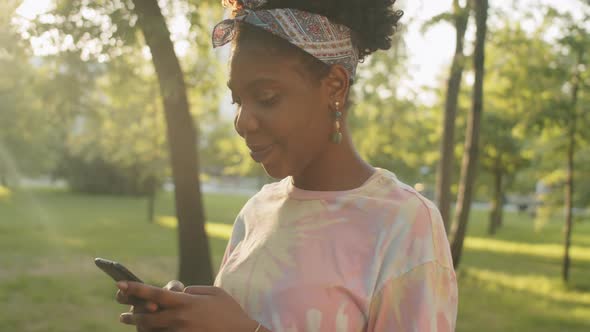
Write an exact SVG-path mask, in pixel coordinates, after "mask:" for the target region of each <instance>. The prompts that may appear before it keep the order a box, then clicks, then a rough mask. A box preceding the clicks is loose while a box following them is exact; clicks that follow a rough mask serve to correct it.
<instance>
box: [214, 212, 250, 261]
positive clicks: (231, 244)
mask: <svg viewBox="0 0 590 332" xmlns="http://www.w3.org/2000/svg"><path fill="white" fill-rule="evenodd" d="M245 233H246V229H245V225H244V219H243V218H242V214H241V213H240V214H239V215H238V216H237V218H236V220H235V221H234V225H233V227H232V234H231V237H230V238H229V241H227V246H226V247H225V253H224V254H223V258H222V259H221V264H220V266H219V270H221V269H222V268H223V266H224V265H225V263H226V262H227V260H228V258H229V256H230V255H231V254H232V252H233V251H234V249H235V248H236V246H237V245H238V243H240V242H241V241H242V240H243V239H244V236H245Z"/></svg>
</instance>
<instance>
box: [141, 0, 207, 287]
mask: <svg viewBox="0 0 590 332" xmlns="http://www.w3.org/2000/svg"><path fill="white" fill-rule="evenodd" d="M133 3H134V4H135V12H136V13H137V17H138V20H137V23H138V25H139V27H140V28H141V30H142V31H143V35H144V36H145V40H146V43H147V45H148V46H149V48H150V51H151V53H152V59H153V62H154V67H155V68H156V73H157V75H158V81H159V82H160V84H159V85H160V95H161V96H162V99H163V103H164V112H165V114H166V125H167V127H168V130H167V134H168V143H169V145H170V157H171V161H172V175H173V179H174V188H175V189H174V190H175V203H176V211H177V217H178V237H179V246H180V248H179V253H180V260H179V278H180V280H181V281H182V282H185V283H188V284H205V285H209V284H212V283H213V280H212V276H213V272H212V268H211V258H210V254H209V243H208V241H207V236H206V234H205V213H204V209H203V200H202V198H201V189H200V188H201V187H200V182H199V165H198V156H197V134H196V130H195V128H194V125H193V121H192V118H191V116H190V112H189V104H188V98H187V95H186V85H185V83H184V75H183V73H182V69H181V68H180V63H179V61H178V58H177V56H176V53H175V51H174V45H173V44H172V41H171V40H170V31H169V30H168V27H167V26H166V21H165V19H164V16H163V15H162V12H161V9H160V7H159V5H158V2H157V1H156V0H134V1H133ZM195 255H196V256H197V257H195ZM195 262H199V264H195Z"/></svg>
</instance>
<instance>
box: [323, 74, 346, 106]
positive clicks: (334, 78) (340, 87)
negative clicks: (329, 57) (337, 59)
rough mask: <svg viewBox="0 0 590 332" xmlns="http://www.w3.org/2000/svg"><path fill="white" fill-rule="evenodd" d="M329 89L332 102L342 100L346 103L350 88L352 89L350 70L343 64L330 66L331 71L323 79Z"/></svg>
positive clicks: (341, 103)
mask: <svg viewBox="0 0 590 332" xmlns="http://www.w3.org/2000/svg"><path fill="white" fill-rule="evenodd" d="M323 81H324V84H325V86H326V88H327V91H328V96H329V98H330V102H331V103H334V102H337V101H338V102H340V105H344V104H345V103H346V100H347V99H348V90H349V89H350V78H349V77H348V71H346V69H345V68H344V67H343V66H342V65H332V66H330V72H329V73H328V75H327V76H326V77H325V78H324V79H323Z"/></svg>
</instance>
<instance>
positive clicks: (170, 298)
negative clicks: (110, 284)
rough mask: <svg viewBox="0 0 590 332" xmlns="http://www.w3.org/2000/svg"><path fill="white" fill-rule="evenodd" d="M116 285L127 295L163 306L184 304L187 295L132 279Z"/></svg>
mask: <svg viewBox="0 0 590 332" xmlns="http://www.w3.org/2000/svg"><path fill="white" fill-rule="evenodd" d="M117 287H118V288H119V289H120V290H121V291H122V292H123V293H125V294H126V295H127V296H135V297H137V298H140V299H142V300H145V301H149V302H153V303H156V304H158V305H160V306H164V307H174V306H178V305H181V304H184V303H185V301H186V300H187V296H188V295H187V294H184V293H180V292H173V291H169V290H167V289H163V288H159V287H154V286H151V285H146V284H143V283H138V282H133V281H120V282H118V283H117Z"/></svg>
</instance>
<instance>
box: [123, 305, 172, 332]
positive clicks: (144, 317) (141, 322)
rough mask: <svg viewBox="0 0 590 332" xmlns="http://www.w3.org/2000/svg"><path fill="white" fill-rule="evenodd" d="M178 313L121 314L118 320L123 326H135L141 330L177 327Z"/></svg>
mask: <svg viewBox="0 0 590 332" xmlns="http://www.w3.org/2000/svg"><path fill="white" fill-rule="evenodd" d="M177 315H178V311H173V310H163V311H159V312H156V313H131V312H125V313H122V314H121V316H120V317H119V320H120V321H121V323H123V324H127V325H136V326H137V327H140V328H142V329H158V328H172V327H177V326H178V323H179V322H180V319H179V318H178V317H177Z"/></svg>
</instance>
